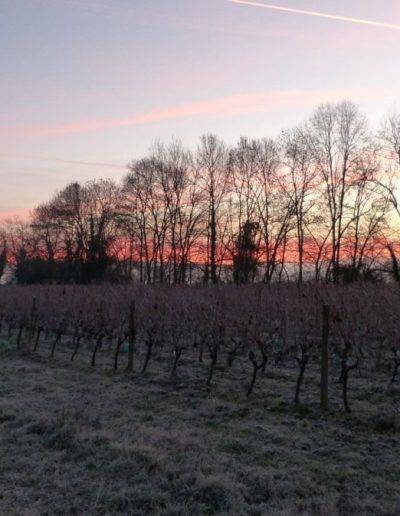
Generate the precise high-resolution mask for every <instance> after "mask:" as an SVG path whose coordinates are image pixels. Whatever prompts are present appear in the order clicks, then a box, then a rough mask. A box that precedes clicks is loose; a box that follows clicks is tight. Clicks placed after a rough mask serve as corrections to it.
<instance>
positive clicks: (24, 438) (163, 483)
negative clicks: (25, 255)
mask: <svg viewBox="0 0 400 516" xmlns="http://www.w3.org/2000/svg"><path fill="white" fill-rule="evenodd" d="M63 346H64V349H65V348H66V347H67V344H64V345H63ZM64 349H63V350H61V349H60V350H59V351H58V353H57V356H56V358H55V359H54V360H49V359H48V358H45V356H46V355H47V353H48V348H45V347H42V348H41V349H40V353H39V355H35V356H25V357H24V356H21V355H17V353H16V352H15V351H13V350H9V351H3V352H2V354H1V355H0V371H1V374H0V486H1V491H0V513H1V514H26V515H28V514H29V515H32V514H89V515H90V514H132V515H140V514H163V515H178V514H189V513H191V514H252V515H256V514H260V515H261V514H281V515H286V514H321V515H322V514H326V515H331V514H343V515H344V514H367V513H368V514H386V515H389V514H393V515H394V514H400V503H399V502H400V492H399V489H398V488H399V483H400V466H399V464H400V460H399V459H400V446H399V445H400V428H399V420H398V407H399V397H400V390H399V387H395V388H393V389H392V390H390V391H388V389H387V379H388V376H387V374H383V373H382V376H380V375H379V374H378V375H374V383H371V380H370V374H369V373H368V371H364V372H363V373H362V375H360V374H359V373H356V374H355V375H354V377H353V379H352V381H351V383H350V399H351V401H352V406H353V413H352V414H351V415H346V414H345V413H344V412H343V411H342V408H341V403H340V398H339V393H340V387H339V385H338V384H337V383H336V382H335V381H334V378H332V383H331V392H332V398H333V399H332V405H331V411H330V413H329V414H327V415H324V416H322V415H321V414H320V411H319V408H318V384H317V369H316V368H315V366H313V370H312V371H311V372H308V374H307V377H306V383H305V386H304V394H303V400H302V401H303V404H302V405H301V406H299V407H294V406H293V404H292V397H293V393H294V385H295V379H296V370H295V369H291V368H285V369H281V368H274V367H270V368H267V371H266V373H265V374H264V375H263V376H262V377H261V378H260V380H259V381H258V382H257V383H256V386H255V391H254V395H253V396H252V397H251V399H246V397H245V395H244V391H245V384H246V382H247V381H248V379H249V375H250V367H249V364H248V363H247V362H245V361H243V362H241V361H238V362H236V363H235V364H234V366H233V369H232V370H228V369H225V367H224V366H223V365H221V366H220V367H219V369H218V370H217V371H216V374H215V380H214V385H213V388H212V389H211V390H207V389H206V388H205V378H206V374H207V371H206V367H207V366H206V365H205V364H204V365H203V364H198V363H197V362H196V361H194V360H192V359H191V357H189V356H186V357H184V360H183V363H182V364H180V365H179V377H178V379H177V380H175V381H172V380H169V379H168V371H169V367H170V362H168V361H166V359H165V357H161V356H158V358H157V359H155V360H154V361H153V362H151V364H150V366H149V371H148V373H146V375H145V376H141V375H140V374H138V373H137V374H136V375H133V377H127V376H126V375H125V374H123V373H117V374H114V373H113V372H111V370H110V365H111V362H112V360H111V357H110V355H109V353H107V352H106V351H105V350H103V351H101V353H100V354H99V361H98V362H99V365H98V366H96V368H91V367H90V366H89V365H88V364H89V362H90V357H89V353H86V354H85V353H83V354H82V355H81V356H80V357H79V360H78V361H77V362H76V363H74V364H72V365H71V364H70V362H69V359H68V355H67V354H66V353H65V352H64Z"/></svg>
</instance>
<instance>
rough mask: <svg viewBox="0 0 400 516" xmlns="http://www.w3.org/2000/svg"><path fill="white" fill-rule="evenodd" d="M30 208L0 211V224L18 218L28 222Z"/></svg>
mask: <svg viewBox="0 0 400 516" xmlns="http://www.w3.org/2000/svg"><path fill="white" fill-rule="evenodd" d="M30 212H31V208H20V209H15V210H0V222H2V221H4V220H8V219H14V218H16V217H17V218H19V219H22V220H28V218H29V215H30Z"/></svg>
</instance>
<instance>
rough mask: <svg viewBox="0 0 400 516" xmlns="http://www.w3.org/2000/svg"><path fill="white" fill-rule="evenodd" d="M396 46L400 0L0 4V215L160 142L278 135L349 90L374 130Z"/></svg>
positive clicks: (389, 87)
mask: <svg viewBox="0 0 400 516" xmlns="http://www.w3.org/2000/svg"><path fill="white" fill-rule="evenodd" d="M299 11H300V12H299ZM366 22H368V23H366ZM399 45H400V2H399V0H269V1H264V0H254V1H252V0H0V67H1V80H0V218H4V217H7V216H12V215H16V214H19V215H21V216H25V215H26V214H27V213H28V212H29V210H30V209H31V208H32V207H34V206H35V205H37V204H38V203H40V202H43V201H46V200H47V199H49V198H50V197H51V195H52V194H53V193H54V192H55V191H56V190H59V189H61V188H62V187H63V186H65V185H66V184H68V183H69V182H70V181H75V180H78V181H82V182H84V181H86V180H89V179H94V178H100V177H105V178H114V179H115V180H119V179H120V178H121V177H122V176H123V175H124V173H125V172H126V168H125V166H126V164H127V163H128V162H129V161H131V160H132V159H135V158H139V157H141V156H143V155H144V154H145V153H146V152H147V150H148V149H149V148H150V146H151V145H152V143H153V142H155V141H157V140H162V141H170V140H171V139H172V138H173V137H174V138H178V139H181V140H182V141H183V143H184V144H185V145H187V146H189V147H192V148H195V146H196V144H197V141H198V139H199V137H200V135H201V134H203V133H206V132H212V133H215V134H218V135H219V136H220V137H222V138H224V139H225V140H226V141H227V143H229V144H233V143H234V142H235V141H237V140H238V138H239V137H240V136H241V135H246V136H249V137H255V138H258V137H264V136H275V135H277V134H279V132H280V131H281V130H282V129H286V128H288V127H291V126H294V125H296V124H298V123H300V122H302V121H303V120H304V119H306V118H307V117H308V116H309V115H310V114H311V112H312V110H313V109H314V107H315V106H316V105H317V104H318V103H320V102H327V101H332V102H335V101H338V100H342V99H351V100H354V101H356V102H357V103H358V104H360V106H361V108H362V109H363V110H364V111H365V112H366V114H367V115H368V116H369V118H370V120H371V124H372V125H373V126H376V125H377V124H378V123H379V120H380V119H381V118H382V117H383V115H384V114H385V113H386V112H388V111H391V110H394V109H400V74H399V73H398V49H399Z"/></svg>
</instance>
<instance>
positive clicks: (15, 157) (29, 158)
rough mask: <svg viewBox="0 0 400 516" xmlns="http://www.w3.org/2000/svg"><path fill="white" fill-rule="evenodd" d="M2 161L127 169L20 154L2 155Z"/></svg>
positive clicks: (89, 162) (96, 163)
mask: <svg viewBox="0 0 400 516" xmlns="http://www.w3.org/2000/svg"><path fill="white" fill-rule="evenodd" d="M0 159H6V160H24V161H25V160H26V161H40V162H44V161H48V162H50V163H62V164H65V165H79V166H85V167H96V168H99V167H101V168H115V169H125V168H126V165H122V164H117V163H104V162H102V161H81V160H74V159H64V158H54V157H53V158H52V157H44V156H22V155H18V154H3V153H1V154H0Z"/></svg>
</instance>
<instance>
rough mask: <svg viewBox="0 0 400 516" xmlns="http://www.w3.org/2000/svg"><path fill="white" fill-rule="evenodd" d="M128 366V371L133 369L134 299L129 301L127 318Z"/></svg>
mask: <svg viewBox="0 0 400 516" xmlns="http://www.w3.org/2000/svg"><path fill="white" fill-rule="evenodd" d="M128 331H129V336H128V366H127V368H126V370H127V371H128V372H132V371H133V352H134V348H135V339H136V325H135V301H131V304H130V307H129V320H128Z"/></svg>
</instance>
